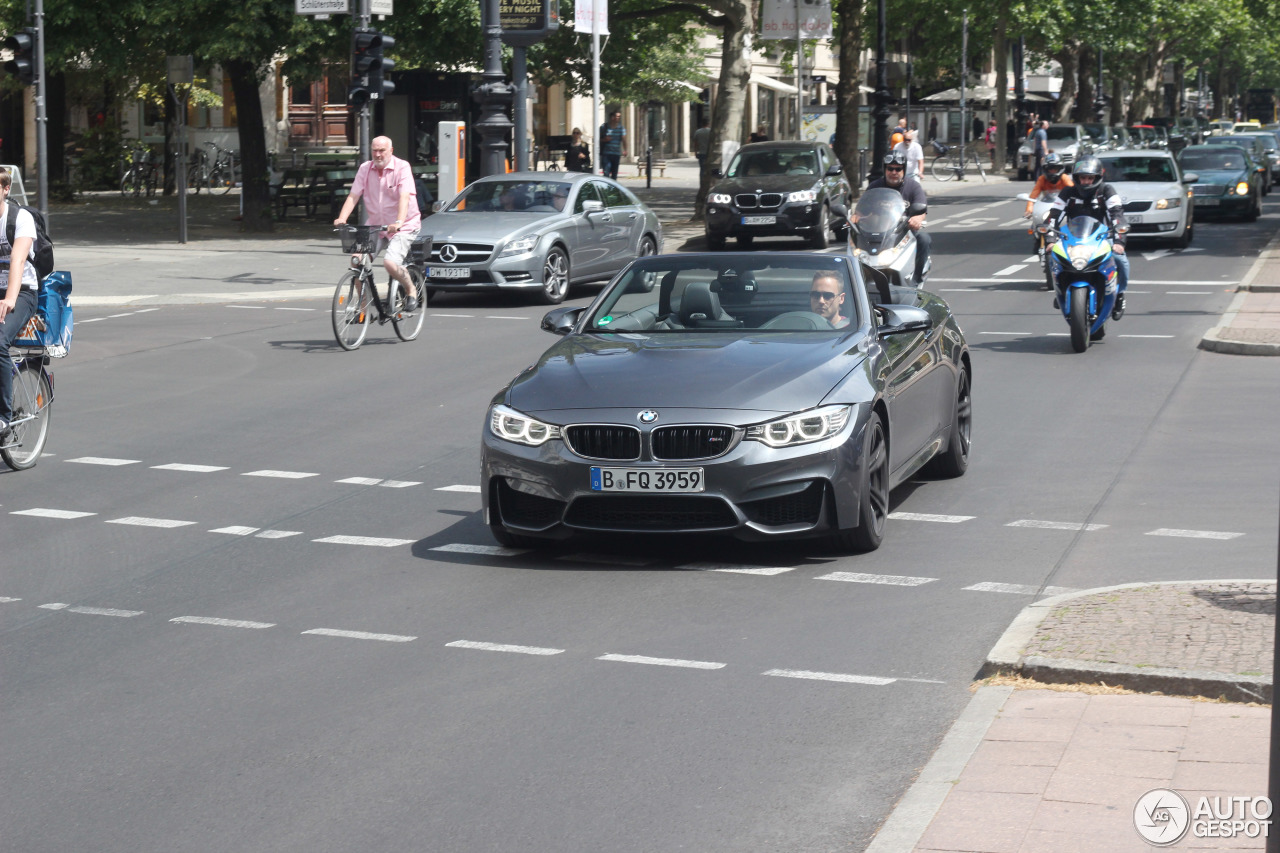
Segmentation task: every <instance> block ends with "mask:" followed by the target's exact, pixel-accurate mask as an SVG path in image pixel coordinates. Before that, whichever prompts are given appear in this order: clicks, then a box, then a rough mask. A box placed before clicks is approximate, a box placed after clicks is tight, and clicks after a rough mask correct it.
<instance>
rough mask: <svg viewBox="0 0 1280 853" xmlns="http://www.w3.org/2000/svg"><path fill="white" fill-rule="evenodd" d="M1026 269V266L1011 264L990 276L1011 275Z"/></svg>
mask: <svg viewBox="0 0 1280 853" xmlns="http://www.w3.org/2000/svg"><path fill="white" fill-rule="evenodd" d="M1026 268H1027V265H1026V264H1013V265H1012V266H1007V267H1005V268H1004V269H1002V270H998V271H997V272H995V273H992V274H993V275H1013V274H1014V273H1018V272H1022V271H1023V270H1025V269H1026Z"/></svg>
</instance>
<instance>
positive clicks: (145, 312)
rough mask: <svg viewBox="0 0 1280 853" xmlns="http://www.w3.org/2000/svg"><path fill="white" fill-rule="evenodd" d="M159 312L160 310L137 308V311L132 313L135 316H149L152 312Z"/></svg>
mask: <svg viewBox="0 0 1280 853" xmlns="http://www.w3.org/2000/svg"><path fill="white" fill-rule="evenodd" d="M159 310H160V309H159V308H139V309H138V310H137V311H134V312H133V313H135V314H150V313H151V312H152V311H159Z"/></svg>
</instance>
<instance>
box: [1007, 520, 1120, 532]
mask: <svg viewBox="0 0 1280 853" xmlns="http://www.w3.org/2000/svg"><path fill="white" fill-rule="evenodd" d="M1106 526H1107V525H1105V524H1077V523H1075V522H1074V521H1037V520H1036V519H1034V518H1021V519H1018V520H1017V521H1011V522H1009V523H1008V524H1006V525H1005V527H1034V528H1036V529H1038V530H1101V529H1102V528H1104V527H1106Z"/></svg>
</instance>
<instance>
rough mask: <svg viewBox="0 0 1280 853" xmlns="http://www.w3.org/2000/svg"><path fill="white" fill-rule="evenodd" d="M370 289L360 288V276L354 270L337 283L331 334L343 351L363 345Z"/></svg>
mask: <svg viewBox="0 0 1280 853" xmlns="http://www.w3.org/2000/svg"><path fill="white" fill-rule="evenodd" d="M369 284H370V285H372V284H373V282H369ZM372 289H373V288H372V286H370V287H361V285H360V274H359V273H357V272H356V271H354V270H352V271H351V272H349V273H347V274H346V275H344V276H343V277H342V278H341V279H340V280H339V281H338V289H337V290H335V291H334V292H333V334H334V337H336V338H337V339H338V346H340V347H342V348H343V349H344V350H353V349H356V348H357V347H359V346H360V344H362V343H364V336H365V335H366V334H367V333H368V331H369V315H370V313H371V312H370V310H369V309H370V308H371V307H372V306H371V304H370V303H371V300H370V297H369V293H370V291H371V290H372Z"/></svg>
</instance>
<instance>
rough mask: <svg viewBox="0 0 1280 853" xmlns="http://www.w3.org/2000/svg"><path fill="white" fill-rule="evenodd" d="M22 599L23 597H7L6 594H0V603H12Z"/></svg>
mask: <svg viewBox="0 0 1280 853" xmlns="http://www.w3.org/2000/svg"><path fill="white" fill-rule="evenodd" d="M21 600H22V599H21V598H5V597H4V596H0V604H12V603H13V602H15V601H21Z"/></svg>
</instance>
